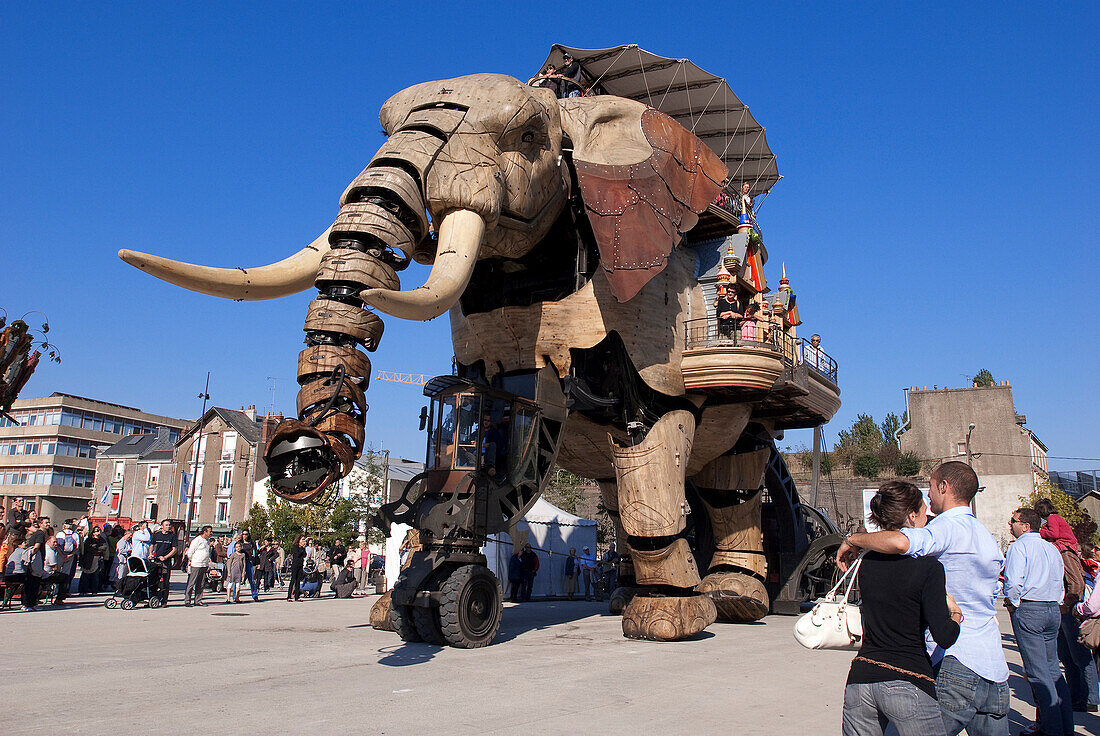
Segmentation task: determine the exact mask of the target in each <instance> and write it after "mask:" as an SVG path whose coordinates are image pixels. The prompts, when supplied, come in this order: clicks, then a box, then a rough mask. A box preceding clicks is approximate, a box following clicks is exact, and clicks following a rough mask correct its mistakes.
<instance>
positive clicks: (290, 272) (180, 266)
mask: <svg viewBox="0 0 1100 736" xmlns="http://www.w3.org/2000/svg"><path fill="white" fill-rule="evenodd" d="M330 230H331V228H330ZM328 234H329V230H326V231H325V232H324V234H322V235H321V237H319V238H317V239H316V240H314V241H313V242H312V243H310V244H309V245H307V246H306V247H305V248H302V249H301V250H300V251H298V252H297V253H295V254H294V255H292V256H290V257H289V258H284V259H283V260H281V261H279V262H277V263H272V264H271V265H269V266H259V267H257V268H213V267H211V266H196V265H193V264H190V263H183V262H181V261H173V260H170V259H168V258H161V257H160V256H153V255H149V254H148V253H140V252H138V251H133V250H125V249H123V250H120V251H119V252H118V257H119V258H121V259H122V260H124V261H126V262H127V263H129V264H130V265H131V266H134V267H136V268H140V269H141V270H142V271H146V272H148V273H149V274H151V275H153V276H156V277H157V278H158V279H161V280H162V281H167V282H168V283H170V284H175V285H176V286H182V287H183V288H185V289H190V290H191V291H198V292H201V293H203V294H210V295H211V296H220V297H223V298H225V299H236V300H237V301H242V300H244V301H261V300H263V299H277V298H279V297H282V296H289V295H290V294H297V293H298V292H300V291H305V290H306V289H308V288H309V287H311V286H313V280H314V279H315V278H317V269H318V267H319V266H320V265H321V256H322V255H324V254H325V251H327V250H328V249H329V244H328Z"/></svg>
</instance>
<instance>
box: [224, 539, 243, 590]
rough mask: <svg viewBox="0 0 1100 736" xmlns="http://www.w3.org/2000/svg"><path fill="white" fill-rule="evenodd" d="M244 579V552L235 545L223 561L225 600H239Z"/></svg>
mask: <svg viewBox="0 0 1100 736" xmlns="http://www.w3.org/2000/svg"><path fill="white" fill-rule="evenodd" d="M243 581H244V552H243V551H242V550H241V545H239V544H238V545H236V546H235V547H234V549H233V553H232V554H231V555H229V557H228V558H226V562H225V602H226V603H240V602H241V583H242V582H243Z"/></svg>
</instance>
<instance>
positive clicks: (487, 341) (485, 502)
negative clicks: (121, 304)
mask: <svg viewBox="0 0 1100 736" xmlns="http://www.w3.org/2000/svg"><path fill="white" fill-rule="evenodd" d="M380 119H381V123H382V127H383V128H384V130H385V132H386V134H387V136H388V140H387V142H386V143H385V144H383V146H382V147H381V148H380V149H379V151H378V152H377V153H376V154H375V156H374V158H373V159H372V160H371V162H370V163H369V164H368V165H367V167H366V168H365V169H364V170H363V172H362V173H361V174H360V175H359V176H357V177H356V178H355V180H354V181H352V182H351V184H350V185H349V186H348V188H347V189H346V190H345V192H344V193H343V195H342V196H341V197H340V211H339V213H338V215H337V217H336V220H335V222H333V224H332V225H331V227H329V228H328V229H327V230H326V231H325V232H324V233H323V234H322V235H321V236H320V237H318V238H317V239H316V240H315V241H313V242H312V243H311V244H309V245H307V246H306V247H305V248H303V249H302V250H301V251H299V252H298V253H296V254H295V255H293V256H290V257H289V258H286V259H285V260H282V261H279V262H277V263H274V264H272V265H269V266H263V267H259V268H239V269H224V268H210V267H205V266H195V265H188V264H183V263H177V262H174V261H168V260H166V259H163V258H159V257H156V256H151V255H146V254H142V253H136V252H132V251H125V250H124V251H121V252H120V254H119V255H120V257H121V258H122V259H123V260H125V261H126V262H127V263H130V264H132V265H134V266H136V267H138V268H141V269H143V270H145V271H148V272H149V273H150V274H152V275H154V276H157V277H158V278H161V279H164V280H166V281H169V282H171V283H173V284H177V285H179V286H182V287H185V288H188V289H192V290H195V291H199V292H203V293H206V294H212V295H215V296H220V297H226V298H230V299H238V300H257V299H271V298H276V297H280V296H284V295H288V294H293V293H295V292H299V291H302V290H304V289H307V288H309V287H310V286H311V285H314V286H316V288H317V290H318V293H317V296H316V298H315V299H314V300H313V301H312V302H311V303H310V305H309V309H308V313H307V316H306V323H305V331H306V348H305V350H303V351H302V352H301V354H300V355H299V360H298V376H299V379H298V380H299V383H300V385H301V389H300V392H299V395H298V402H297V406H298V412H299V416H298V418H297V419H289V420H286V421H284V422H283V423H282V424H281V425H280V426H279V428H278V429H277V430H276V432H275V434H274V436H273V438H272V439H271V441H270V442H269V444H268V447H267V451H266V460H267V463H268V469H269V472H270V473H271V477H272V482H273V487H274V490H275V492H276V493H277V494H278V495H280V496H282V497H284V498H287V499H291V500H295V501H302V502H305V501H311V500H315V499H317V498H318V497H320V496H321V495H322V494H323V493H324V491H325V490H326V488H328V487H329V486H330V485H331V484H332V483H333V482H334V481H336V480H338V479H339V478H340V477H342V476H343V475H345V474H346V473H347V472H349V471H350V469H351V467H352V464H353V463H354V461H355V459H356V458H357V457H358V455H359V453H360V452H361V451H362V445H363V435H364V421H365V411H366V402H365V394H364V392H365V390H366V389H367V383H368V379H369V375H370V361H369V359H368V357H367V356H366V354H364V352H362V350H361V349H365V350H366V351H367V352H370V351H373V350H375V349H376V348H377V346H378V343H379V340H380V339H381V337H382V329H383V324H382V320H381V318H380V317H379V316H378V314H377V313H379V312H381V313H384V314H388V315H391V316H394V317H397V318H401V319H406V320H429V319H432V318H434V317H438V316H440V315H442V314H443V313H445V312H448V311H449V312H450V320H451V325H452V334H453V349H454V355H455V357H456V365H457V375H456V376H453V377H440V378H439V379H435V380H434V381H433V382H432V383H429V385H428V387H427V389H426V393H428V394H429V395H430V396H432V397H433V405H432V406H433V408H432V412H431V415H430V418H429V417H424V423H425V424H428V425H430V426H428V435H429V438H428V439H429V449H428V455H429V457H428V470H427V472H426V473H425V474H424V475H423V476H422V477H418V478H417V479H414V481H412V482H411V483H410V484H409V487H408V488H407V489H406V492H405V494H404V496H403V497H402V498H401V499H398V500H397V501H395V502H394V503H392V504H389V505H388V506H386V507H383V513H382V514H381V519H380V523H381V524H382V525H383V526H385V527H388V526H389V523H390V522H395V521H401V522H406V523H409V524H411V525H412V526H413V527H414V528H415V529H416V530H417V531H418V535H417V544H416V545H415V551H414V552H413V554H412V556H411V557H410V560H409V563H408V564H407V565H406V567H405V569H404V572H403V574H402V577H401V579H400V580H399V581H398V583H397V585H396V586H395V589H394V593H393V598H392V602H391V611H390V620H391V622H392V624H393V626H394V628H396V630H397V631H398V633H399V634H400V635H401V636H402V637H403V638H405V639H407V640H420V639H425V640H429V641H446V642H448V643H451V644H454V645H457V646H464V647H475V646H483V645H485V644H488V643H490V642H491V641H492V638H493V636H495V634H496V631H497V628H498V627H499V623H500V616H501V602H500V601H501V595H500V586H499V582H498V581H496V580H495V579H494V578H493V576H492V574H491V573H489V571H488V569H487V568H485V566H484V565H485V559H484V557H483V556H482V555H481V554H480V551H479V550H480V546H481V545H482V544H483V542H484V539H485V535H486V534H489V533H492V532H495V531H500V530H505V529H508V528H510V527H511V525H512V524H514V522H515V521H516V520H517V519H518V518H519V517H521V516H522V514H523V512H524V511H525V510H526V509H527V508H528V507H529V506H530V505H531V504H532V503H534V501H535V500H536V498H537V496H538V494H539V493H540V492H541V490H542V487H543V485H544V483H545V480H546V477H547V476H548V474H549V470H550V467H551V466H552V465H553V464H554V463H555V462H556V463H557V464H558V465H560V466H562V467H564V468H566V469H567V470H570V471H572V472H575V473H578V474H580V475H582V476H585V477H590V478H595V479H597V480H598V481H599V484H600V489H601V492H602V495H603V500H604V503H605V505H606V507H607V508H608V509H609V511H610V513H612V515H613V516H614V517H615V518H616V520H617V525H618V534H619V541H620V549H621V550H624V552H628V553H629V557H627V556H626V555H624V560H627V561H628V562H629V563H630V564H632V571H631V569H630V565H629V564H628V566H627V567H626V568H625V569H624V576H625V579H627V580H629V578H630V576H631V575H632V577H633V585H632V586H631V592H632V593H635V595H633V597H632V598H630V600H629V602H627V603H626V604H625V605H626V607H625V611H624V617H623V631H624V633H625V634H626V635H627V636H630V637H636V638H648V639H660V640H671V639H679V638H683V637H687V636H691V635H693V634H696V633H698V632H699V631H701V630H702V629H703V628H705V627H706V626H708V625H709V624H711V623H712V622H714V620H715V619H716V617H717V616H718V615H719V610H720V611H721V613H722V615H723V617H724V618H728V619H730V620H742V621H743V620H754V619H756V618H760V617H761V616H763V615H764V614H765V613H766V612H767V610H768V602H769V601H768V593H767V591H766V590H765V585H764V583H765V580H766V576H767V563H766V559H765V554H764V548H763V544H762V541H761V517H760V504H761V493H760V492H759V491H760V489H761V487H762V485H763V476H764V472H765V466H766V464H767V462H768V459H769V457H770V455H769V449H770V447H771V437H772V434H771V433H772V432H773V431H774V430H775V428H776V426H777V425H776V421H775V419H774V417H772V416H765V415H756V414H754V411H756V410H757V409H759V407H761V406H762V405H763V404H764V403H766V400H767V396H768V393H769V390H770V389H771V386H772V383H773V382H774V381H775V380H776V379H777V378H778V376H779V371H780V368H776V369H775V370H774V372H771V373H769V371H771V370H772V363H769V362H768V361H769V360H772V359H773V358H776V354H777V351H778V352H781V351H780V350H779V347H778V342H775V341H773V342H772V343H769V344H767V345H765V344H763V343H764V340H763V338H762V335H761V339H760V340H757V341H753V340H750V341H748V342H742V343H739V344H736V345H735V344H732V343H731V344H730V345H727V346H726V348H728V350H726V353H728V354H729V355H733V354H734V353H737V361H740V362H739V363H738V366H740V367H739V368H738V370H740V373H739V374H738V375H741V376H742V377H747V378H744V380H741V379H739V378H736V377H735V378H734V379H732V380H726V381H725V383H722V381H718V382H717V383H714V382H712V385H707V381H703V382H701V383H700V381H699V380H697V379H695V380H693V381H690V380H689V381H685V375H687V374H689V373H691V371H690V370H688V366H687V365H686V364H685V363H684V355H685V351H688V352H689V353H690V350H689V347H690V346H689V345H688V344H687V342H688V340H689V333H690V329H689V327H688V325H689V322H690V321H692V320H704V322H705V321H706V320H708V319H710V314H711V313H710V311H709V306H710V305H709V304H708V303H707V300H705V299H704V296H703V291H702V289H701V287H700V284H699V282H698V279H697V278H696V271H697V269H696V265H697V264H696V261H697V255H696V253H695V252H694V251H693V250H692V249H690V248H685V247H678V246H680V245H681V244H682V243H683V240H684V236H685V234H686V233H688V232H689V231H691V230H692V228H693V227H695V226H696V224H697V222H698V221H699V217H700V214H702V213H704V212H706V211H707V209H708V206H709V205H711V203H712V201H714V199H715V197H716V196H717V195H719V193H720V192H721V191H722V189H723V187H724V186H725V185H726V184H728V183H730V182H729V171H728V169H727V167H726V165H725V164H724V163H723V162H722V161H721V160H720V159H719V158H718V156H716V155H715V153H714V152H712V150H711V149H710V148H708V146H707V145H706V144H704V142H703V141H701V140H700V139H699V138H697V137H696V136H695V135H693V134H692V133H690V132H689V131H687V130H686V129H684V128H683V127H682V126H681V125H680V124H678V123H677V122H676V121H675V120H673V119H672V118H671V117H669V116H668V115H666V114H664V113H662V112H660V111H658V110H656V109H653V108H651V107H648V106H647V105H644V104H642V103H640V102H637V101H634V100H629V99H625V98H621V97H616V96H614V95H595V96H584V97H574V98H569V99H557V98H556V96H555V95H554V93H553V92H551V91H550V90H548V89H545V88H539V87H532V86H528V85H526V84H523V83H521V82H520V81H518V80H516V79H514V78H512V77H509V76H505V75H502V74H474V75H470V76H465V77H459V78H456V79H446V80H441V81H434V82H425V83H423V84H418V85H415V86H413V87H410V88H408V89H405V90H403V91H401V92H398V93H397V94H395V95H394V96H393V97H391V98H390V99H389V100H388V101H387V102H386V103H385V104H384V105H383V107H382V110H381V114H380ZM734 222H736V220H734ZM735 229H738V228H737V225H731V226H730V227H729V228H728V231H729V232H730V233H732V232H733V230H735ZM740 229H741V232H742V233H743V235H744V238H743V240H744V241H745V242H749V241H752V240H753V237H754V236H752V235H751V234H748V233H747V232H746V227H741V228H740ZM731 248H732V246H731ZM761 250H762V248H760V247H757V249H756V251H753V250H752V248H751V246H750V248H749V250H748V252H747V253H745V254H743V258H742V260H743V261H744V262H741V261H736V262H731V263H732V265H733V266H734V268H735V269H736V268H738V267H744V268H750V267H753V265H752V264H751V263H749V261H750V260H752V258H753V254H754V252H755V253H756V254H757V255H756V256H755V258H756V260H755V261H754V263H755V264H756V265H755V267H756V268H759V266H760V264H761V263H762V259H761V256H760V255H759V253H760V251H761ZM731 252H732V251H731ZM409 259H415V260H416V261H417V262H419V263H425V264H431V272H430V274H429V276H428V278H427V280H426V281H425V283H424V284H422V285H420V286H417V287H416V288H413V289H408V290H402V289H401V287H400V283H399V278H398V272H399V271H400V270H402V269H403V268H404V267H405V266H406V265H407V263H408V261H409ZM728 260H729V259H727V261H728ZM726 276H727V280H728V279H729V276H730V274H729V273H728V272H727V273H726ZM737 278H738V279H740V276H739V275H737ZM745 283H746V284H749V286H748V287H746V288H747V291H746V293H745V294H744V295H743V297H744V299H745V301H746V302H748V301H752V300H755V301H756V302H758V303H763V300H764V299H763V291H764V289H763V288H762V287H761V288H758V289H756V290H755V291H754V290H753V289H752V288H751V283H752V282H751V280H745ZM758 286H759V284H758ZM792 302H793V300H792ZM745 311H746V312H748V311H749V310H748V309H746V310H745ZM761 332H763V330H761ZM742 334H743V333H742ZM758 343H759V344H758ZM765 353H766V355H765ZM707 360H713V356H710V357H708V358H707ZM765 364H766V365H765ZM774 364H775V365H776V366H781V362H780V361H779V360H778V358H776V360H775V361H774ZM708 370H709V371H710V372H711V373H713V370H712V369H708ZM708 375H709V374H708ZM708 380H710V379H708ZM773 408H774V407H773ZM835 410H836V407H833V408H832V411H833V412H835ZM826 413H828V412H826ZM830 415H831V414H830ZM688 486H692V487H693V488H694V489H695V491H696V492H697V493H698V495H699V497H700V499H701V501H702V505H701V506H699V508H697V509H696V510H695V514H694V516H695V517H696V518H695V522H694V523H693V525H692V527H693V532H692V534H689V533H688V531H691V530H688V523H687V520H688V517H689V515H690V514H691V512H692V509H691V508H690V504H689V503H688V500H687V496H686V488H687V487H688ZM697 505H698V504H697ZM703 527H706V533H705V534H702V533H701V532H700V530H701V529H702V528H703ZM689 537H690V539H691V542H689ZM704 537H705V538H706V539H707V540H708V542H707V545H708V549H706V550H705V553H704V551H703V550H701V548H700V545H699V544H697V543H696V542H698V540H700V539H702V538H704ZM693 545H694V547H695V549H693ZM704 554H705V555H706V559H702V557H703V555H704ZM700 564H702V565H705V566H707V569H708V571H709V573H708V574H707V575H706V577H705V578H704V577H701V575H700V572H699V565H700ZM627 597H629V596H627ZM624 600H625V598H624ZM716 604H717V606H716Z"/></svg>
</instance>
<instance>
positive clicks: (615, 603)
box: [607, 587, 638, 616]
mask: <svg viewBox="0 0 1100 736" xmlns="http://www.w3.org/2000/svg"><path fill="white" fill-rule="evenodd" d="M637 593H638V589H637V588H627V587H618V588H615V590H614V591H612V593H611V598H610V599H608V601H607V608H608V611H610V612H611V613H612V614H613V615H616V616H618V615H620V614H621V613H622V612H623V610H625V609H626V604H628V603H630V601H631V600H633V598H634V596H635V595H636V594H637Z"/></svg>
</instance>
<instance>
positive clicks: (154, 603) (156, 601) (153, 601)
mask: <svg viewBox="0 0 1100 736" xmlns="http://www.w3.org/2000/svg"><path fill="white" fill-rule="evenodd" d="M163 605H164V601H162V600H161V599H160V598H156V597H153V598H150V599H149V608H160V607H161V606H163Z"/></svg>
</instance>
